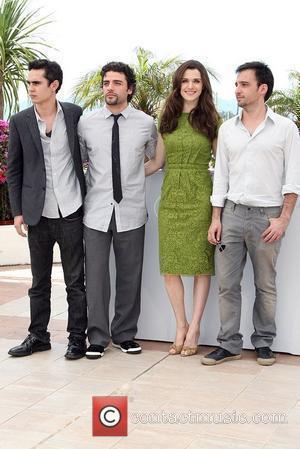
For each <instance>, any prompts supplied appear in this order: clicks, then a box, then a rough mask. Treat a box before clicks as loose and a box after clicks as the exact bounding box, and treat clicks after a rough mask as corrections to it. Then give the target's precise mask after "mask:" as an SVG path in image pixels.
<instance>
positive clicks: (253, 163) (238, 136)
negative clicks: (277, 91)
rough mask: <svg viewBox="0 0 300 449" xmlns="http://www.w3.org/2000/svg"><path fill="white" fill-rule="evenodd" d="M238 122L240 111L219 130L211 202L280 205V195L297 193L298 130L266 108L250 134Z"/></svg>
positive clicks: (299, 174) (299, 190)
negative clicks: (259, 121)
mask: <svg viewBox="0 0 300 449" xmlns="http://www.w3.org/2000/svg"><path fill="white" fill-rule="evenodd" d="M241 119H242V111H241V112H240V114H239V115H238V116H236V117H233V118H232V119H230V120H228V121H226V122H224V123H223V124H222V125H221V127H220V130H219V133H218V148H217V157H216V167H215V173H214V184H213V193H212V196H211V203H212V205H213V206H217V207H223V206H224V202H225V200H226V199H229V200H231V201H233V202H234V203H237V204H244V205H247V206H253V207H271V206H281V205H282V203H283V195H284V194H286V193H296V194H297V195H299V194H300V137H299V131H298V128H297V126H296V125H295V124H294V123H293V122H292V121H291V120H289V119H288V118H286V117H282V116H281V115H278V114H276V113H275V112H273V111H272V110H271V109H270V108H268V109H267V113H266V117H265V120H264V121H263V122H262V123H261V124H260V125H259V126H258V127H257V129H256V130H255V132H254V133H253V134H252V135H251V134H250V133H249V131H248V130H247V129H246V127H245V126H244V125H243V123H242V120H241Z"/></svg>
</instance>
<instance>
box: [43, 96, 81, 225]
mask: <svg viewBox="0 0 300 449" xmlns="http://www.w3.org/2000/svg"><path fill="white" fill-rule="evenodd" d="M35 115H36V119H37V122H38V127H39V130H40V137H41V143H42V147H43V152H44V161H45V168H46V194H45V204H44V209H43V212H42V216H43V217H47V218H59V212H58V208H59V210H60V211H61V214H62V216H63V217H66V216H68V215H70V214H72V213H73V212H75V211H76V210H77V209H79V207H80V206H81V205H82V196H81V191H80V184H79V181H78V179H77V176H76V174H75V168H74V163H73V159H72V155H71V151H70V146H69V141H68V135H67V129H66V123H65V118H64V113H63V110H62V108H61V106H60V104H59V102H57V114H56V117H55V120H54V122H53V127H52V133H51V138H50V137H48V136H46V123H45V122H44V121H43V120H42V119H41V118H40V116H39V114H38V113H37V111H36V110H35Z"/></svg>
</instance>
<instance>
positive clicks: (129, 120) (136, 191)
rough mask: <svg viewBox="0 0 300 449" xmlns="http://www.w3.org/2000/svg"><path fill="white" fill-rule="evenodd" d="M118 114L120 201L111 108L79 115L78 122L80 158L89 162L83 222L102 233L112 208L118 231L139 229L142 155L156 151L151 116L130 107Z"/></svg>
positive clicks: (142, 210) (142, 212)
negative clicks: (119, 198) (114, 177)
mask: <svg viewBox="0 0 300 449" xmlns="http://www.w3.org/2000/svg"><path fill="white" fill-rule="evenodd" d="M121 114H122V116H121V117H120V118H119V120H118V124H119V135H120V166H121V183H122V192H123V199H122V201H121V202H120V203H119V204H118V203H116V202H115V201H114V199H113V187H112V162H111V141H112V126H113V123H114V120H113V117H112V113H111V111H110V110H109V109H108V108H107V107H106V106H104V107H103V108H102V109H99V110H97V111H94V112H92V113H90V114H88V115H85V116H82V117H81V118H80V120H79V123H78V135H79V141H80V146H81V151H82V159H83V160H84V161H85V160H88V162H89V164H88V170H87V174H86V182H87V195H86V197H85V203H84V211H85V212H84V220H83V221H84V224H85V225H86V226H87V227H89V228H92V229H96V230H98V231H103V232H107V230H108V226H109V223H110V220H111V216H112V213H113V210H115V217H116V225H117V230H118V232H122V231H129V230H131V229H136V228H139V227H140V226H143V225H144V224H145V223H146V220H147V211H146V205H145V169H144V157H145V154H147V155H148V156H149V157H152V156H153V155H154V153H155V147H156V140H157V130H156V126H155V123H154V120H153V118H152V117H150V116H149V115H147V114H145V113H144V112H142V111H138V110H137V109H134V108H132V107H131V106H128V107H127V108H126V109H124V110H123V111H122V112H121Z"/></svg>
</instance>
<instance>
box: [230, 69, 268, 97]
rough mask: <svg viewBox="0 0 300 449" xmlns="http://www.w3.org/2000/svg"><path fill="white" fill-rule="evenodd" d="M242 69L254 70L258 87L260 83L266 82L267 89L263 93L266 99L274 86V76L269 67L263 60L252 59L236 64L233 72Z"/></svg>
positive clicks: (238, 71) (241, 70)
mask: <svg viewBox="0 0 300 449" xmlns="http://www.w3.org/2000/svg"><path fill="white" fill-rule="evenodd" d="M244 70H254V73H255V78H256V81H257V85H258V87H259V86H260V85H261V84H266V85H267V86H268V90H267V92H266V95H265V101H267V100H268V99H269V98H270V96H271V95H272V92H273V87H274V77H273V73H272V72H271V69H270V68H269V67H268V66H267V64H265V63H264V62H260V61H252V62H245V64H242V65H240V66H238V68H237V69H236V71H235V72H236V73H240V72H243V71H244Z"/></svg>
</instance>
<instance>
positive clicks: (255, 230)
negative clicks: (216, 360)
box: [216, 200, 281, 354]
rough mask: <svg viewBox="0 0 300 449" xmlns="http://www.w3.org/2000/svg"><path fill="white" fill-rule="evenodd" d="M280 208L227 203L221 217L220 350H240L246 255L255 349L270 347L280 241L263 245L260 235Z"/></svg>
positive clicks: (218, 268)
mask: <svg viewBox="0 0 300 449" xmlns="http://www.w3.org/2000/svg"><path fill="white" fill-rule="evenodd" d="M280 213H281V207H248V206H243V205H240V204H235V203H233V202H232V201H229V200H227V201H226V203H225V207H224V209H223V215H222V243H223V244H224V245H225V249H224V251H222V252H220V251H219V250H218V249H217V250H216V274H217V279H218V284H219V308H220V320H221V328H220V332H219V335H218V341H219V343H220V346H221V347H222V348H224V349H227V350H228V351H230V352H232V353H234V354H239V353H240V352H241V350H242V347H243V340H242V338H243V336H242V334H241V333H240V318H241V300H242V298H241V280H242V276H243V270H244V266H245V263H246V257H247V252H248V253H249V256H250V259H251V262H252V265H253V271H254V283H255V290H256V295H255V302H254V307H253V325H254V332H253V334H252V336H251V342H252V344H253V346H254V347H256V348H260V347H264V346H268V347H270V346H271V344H272V342H273V338H274V337H275V335H276V325H275V312H276V284H275V279H276V270H275V266H276V261H277V256H278V253H279V248H280V242H281V241H280V240H279V241H278V242H274V243H264V242H263V240H262V238H261V234H262V233H263V232H264V231H265V230H266V228H267V227H268V226H269V218H276V217H279V215H280Z"/></svg>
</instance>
